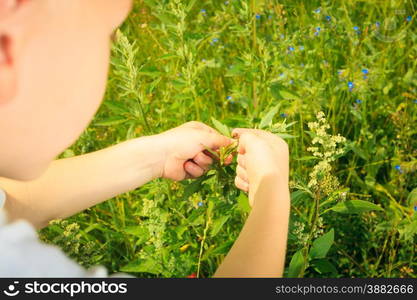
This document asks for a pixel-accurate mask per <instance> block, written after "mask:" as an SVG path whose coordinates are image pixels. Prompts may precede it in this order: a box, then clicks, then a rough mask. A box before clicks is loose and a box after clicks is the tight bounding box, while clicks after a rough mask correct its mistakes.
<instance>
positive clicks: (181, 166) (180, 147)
mask: <svg viewBox="0 0 417 300" xmlns="http://www.w3.org/2000/svg"><path fill="white" fill-rule="evenodd" d="M155 137H156V138H157V140H158V146H159V148H160V149H162V150H163V151H162V159H161V164H160V172H159V175H160V177H163V178H169V179H172V180H183V179H187V178H195V177H199V176H201V175H203V174H204V172H205V171H206V170H207V169H208V168H209V166H210V165H211V163H212V162H213V160H212V158H211V157H210V156H209V155H207V154H206V153H205V152H204V150H205V148H209V149H211V150H217V149H219V148H220V147H224V146H227V145H229V144H230V143H231V142H232V140H231V139H229V138H227V137H225V136H223V135H221V134H219V133H218V132H217V131H216V130H214V129H213V128H211V127H209V126H207V125H205V124H203V123H200V122H195V121H193V122H188V123H185V124H183V125H181V126H179V127H176V128H173V129H171V130H168V131H166V132H163V133H161V134H158V135H156V136H155Z"/></svg>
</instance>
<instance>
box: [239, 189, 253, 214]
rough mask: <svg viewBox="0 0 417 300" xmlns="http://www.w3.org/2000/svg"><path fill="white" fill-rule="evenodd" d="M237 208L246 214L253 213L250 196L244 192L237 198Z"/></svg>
mask: <svg viewBox="0 0 417 300" xmlns="http://www.w3.org/2000/svg"><path fill="white" fill-rule="evenodd" d="M237 207H238V208H239V209H240V210H241V211H242V212H245V213H248V212H250V211H251V207H250V204H249V199H248V196H247V195H246V194H245V193H244V192H242V191H241V192H240V194H239V197H237Z"/></svg>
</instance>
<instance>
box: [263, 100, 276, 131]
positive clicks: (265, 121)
mask: <svg viewBox="0 0 417 300" xmlns="http://www.w3.org/2000/svg"><path fill="white" fill-rule="evenodd" d="M279 106H280V105H279V104H278V105H275V106H274V107H273V108H272V109H271V110H270V111H268V112H267V113H266V115H265V116H264V117H263V118H262V120H261V122H260V123H259V128H260V129H264V128H267V127H269V126H271V125H272V119H273V118H274V117H275V115H276V114H277V112H278V108H279Z"/></svg>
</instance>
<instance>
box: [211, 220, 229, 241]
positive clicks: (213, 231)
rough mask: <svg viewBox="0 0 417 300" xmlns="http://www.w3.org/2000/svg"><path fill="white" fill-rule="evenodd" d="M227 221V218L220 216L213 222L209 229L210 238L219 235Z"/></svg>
mask: <svg viewBox="0 0 417 300" xmlns="http://www.w3.org/2000/svg"><path fill="white" fill-rule="evenodd" d="M228 219H229V216H221V217H220V218H218V219H216V220H214V221H213V226H212V227H211V232H210V235H211V236H212V237H214V236H216V235H217V234H218V233H219V231H220V229H222V227H223V225H224V223H226V222H227V220H228Z"/></svg>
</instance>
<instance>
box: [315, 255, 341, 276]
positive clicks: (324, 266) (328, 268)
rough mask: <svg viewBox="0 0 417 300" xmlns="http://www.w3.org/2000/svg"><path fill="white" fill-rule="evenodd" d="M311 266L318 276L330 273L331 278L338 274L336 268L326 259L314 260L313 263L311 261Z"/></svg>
mask: <svg viewBox="0 0 417 300" xmlns="http://www.w3.org/2000/svg"><path fill="white" fill-rule="evenodd" d="M311 266H312V267H313V268H314V270H316V271H317V273H319V274H329V273H331V276H332V277H334V276H335V275H336V274H337V273H338V272H337V269H336V267H335V266H334V265H333V264H332V263H331V262H329V261H328V260H327V259H317V260H314V261H312V263H311Z"/></svg>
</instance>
